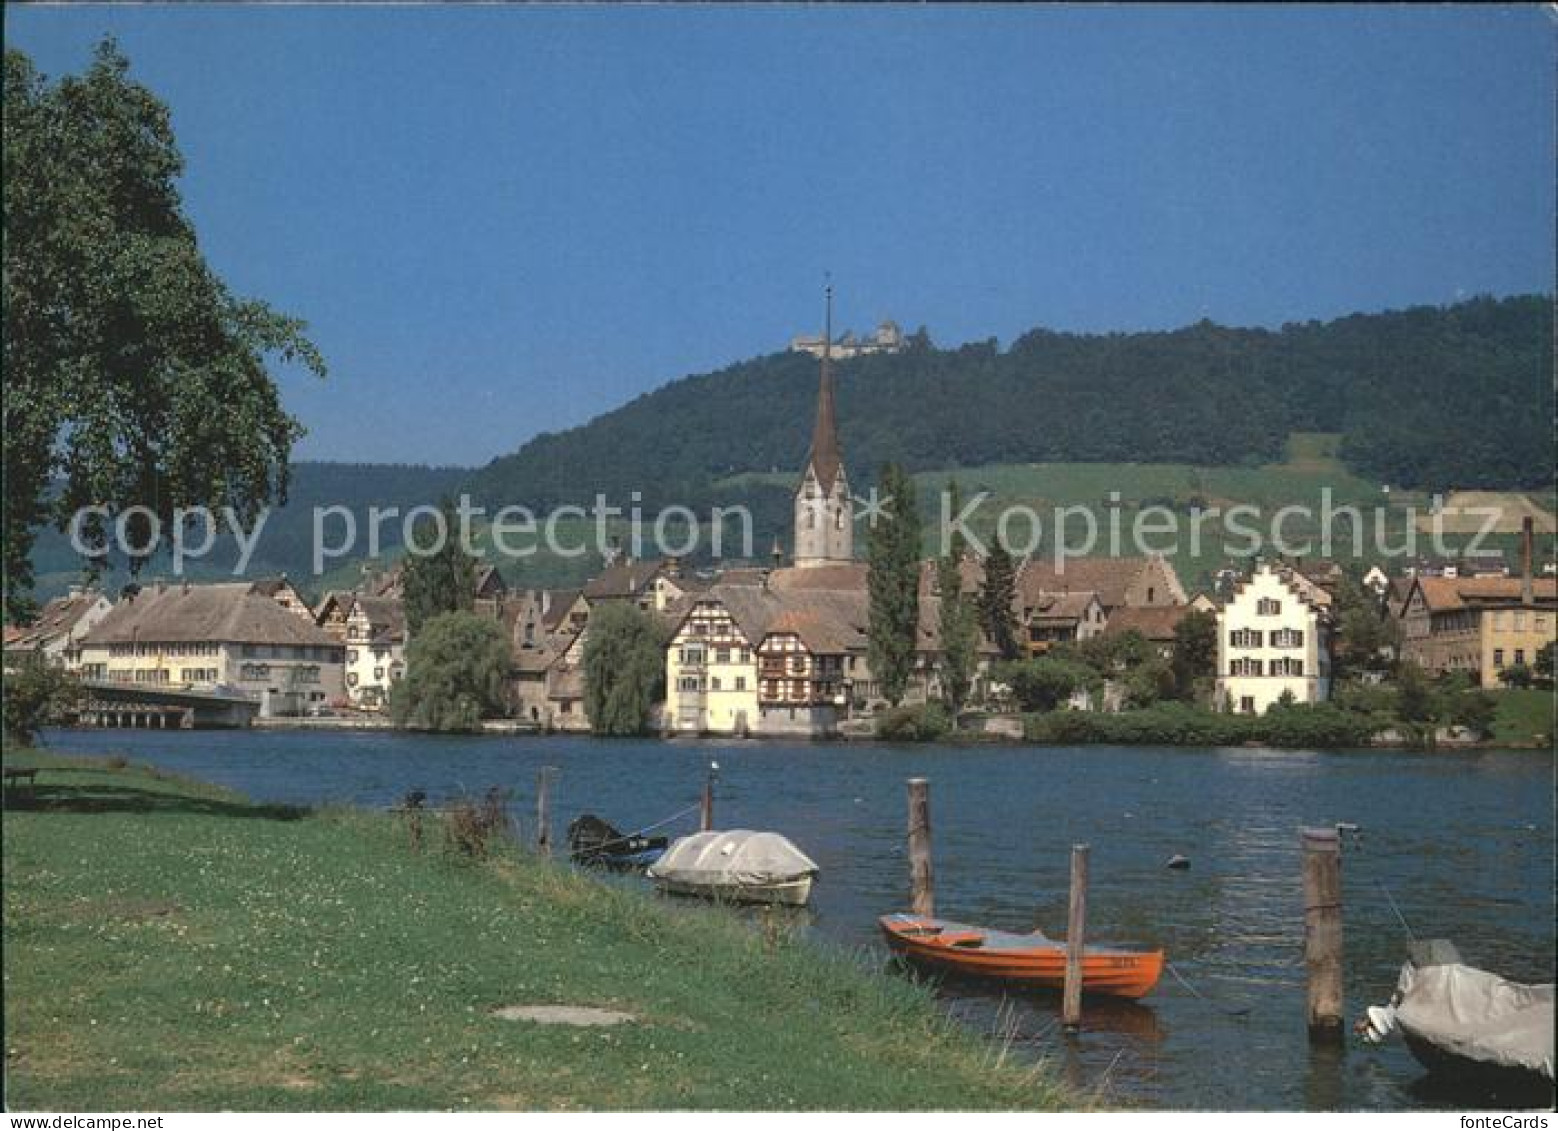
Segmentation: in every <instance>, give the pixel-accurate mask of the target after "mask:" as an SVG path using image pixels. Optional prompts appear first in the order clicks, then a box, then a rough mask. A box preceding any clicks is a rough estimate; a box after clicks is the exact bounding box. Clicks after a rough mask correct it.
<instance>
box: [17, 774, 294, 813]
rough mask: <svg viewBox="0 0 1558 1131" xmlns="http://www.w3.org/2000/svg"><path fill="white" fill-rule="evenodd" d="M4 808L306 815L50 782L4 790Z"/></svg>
mask: <svg viewBox="0 0 1558 1131" xmlns="http://www.w3.org/2000/svg"><path fill="white" fill-rule="evenodd" d="M5 809H6V811H7V812H31V813H194V814H199V815H202V816H207V817H243V818H249V819H251V820H264V821H296V820H298V819H300V818H302V817H306V816H307V815H308V814H309V809H308V808H307V807H306V806H302V805H261V804H254V803H252V802H246V801H223V800H220V799H219V798H212V797H191V796H189V795H188V794H182V793H164V792H162V791H160V790H153V789H138V788H136V787H134V786H128V785H108V784H104V783H99V782H93V783H91V784H82V785H64V784H60V783H56V782H50V781H43V782H39V783H37V784H35V785H30V786H29V785H22V786H9V787H7V789H6V791H5Z"/></svg>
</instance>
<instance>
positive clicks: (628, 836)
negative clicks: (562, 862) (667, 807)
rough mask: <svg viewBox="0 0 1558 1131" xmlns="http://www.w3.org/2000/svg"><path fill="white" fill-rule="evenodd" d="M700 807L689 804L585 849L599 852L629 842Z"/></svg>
mask: <svg viewBox="0 0 1558 1131" xmlns="http://www.w3.org/2000/svg"><path fill="white" fill-rule="evenodd" d="M702 807H703V806H702V805H701V804H699V805H689V806H687V808H685V809H683V810H682V811H681V812H679V813H672V814H671V815H670V816H669V817H667V818H666V819H665V820H663V821H656V822H655V823H654V824H652V825H645V826H644V827H643V828H641V829H639V830H638V831H637V832H632V833H624V834H623V835H622V836H618V837H612V838H611V839H609V840H603V841H601V842H600V843H599V844H597V845H592V846H591V847H590V848H589V849H588V850H587V851H590V852H600V851H601V850H603V849H606V848H609V847H611V846H612V845H614V844H631V843H632V842H633V841H634V840H635V839H636V838H638V837H641V836H643V835H644V834H645V833H652V832H654V831H655V830H656V829H661V828H664V827H665V826H666V825H669V824H672V823H674V822H676V821H680V820H681V819H682V818H683V817H687V816H690V815H691V814H693V813H696V812H697V811H698V810H699V809H701V808H702Z"/></svg>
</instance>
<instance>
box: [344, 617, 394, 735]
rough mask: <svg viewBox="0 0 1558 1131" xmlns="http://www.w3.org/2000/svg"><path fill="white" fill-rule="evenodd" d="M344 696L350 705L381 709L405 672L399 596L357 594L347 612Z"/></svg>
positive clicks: (367, 708)
mask: <svg viewBox="0 0 1558 1131" xmlns="http://www.w3.org/2000/svg"><path fill="white" fill-rule="evenodd" d="M344 639H345V643H346V697H347V699H348V701H349V702H350V703H351V705H352V706H353V707H356V708H358V709H359V710H365V711H382V710H384V709H385V708H387V707H388V706H389V695H390V689H391V688H392V687H394V685H395V684H396V683H398V682H399V681H400V679H401V677H402V676H404V675H405V674H406V610H405V606H404V605H403V604H402V602H401V601H400V599H399V598H398V597H369V596H365V595H363V594H357V595H356V596H354V597H353V598H352V602H351V607H350V610H349V611H348V612H347V614H346V634H345V638H344Z"/></svg>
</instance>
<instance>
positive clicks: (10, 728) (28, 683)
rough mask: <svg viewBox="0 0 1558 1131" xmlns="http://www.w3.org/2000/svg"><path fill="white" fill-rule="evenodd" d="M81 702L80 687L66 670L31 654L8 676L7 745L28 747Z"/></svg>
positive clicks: (6, 693)
mask: <svg viewBox="0 0 1558 1131" xmlns="http://www.w3.org/2000/svg"><path fill="white" fill-rule="evenodd" d="M80 699H81V684H80V682H79V681H78V680H77V679H76V677H75V676H73V675H71V674H70V673H69V672H67V671H66V670H65V669H64V668H62V667H59V666H57V665H55V664H51V663H49V661H48V659H47V658H46V657H45V656H44V655H43V653H41V652H31V653H29V654H28V655H26V656H25V657H24V658H23V659H22V660H21V661H20V662H19V663H17V664H16V665H15V666H14V667H12V668H11V669H10V670H8V671H7V672H6V673H5V728H4V730H5V742H6V745H7V746H27V745H29V744H30V743H32V741H33V740H34V739H36V738H37V737H38V732H39V731H40V730H42V729H43V728H44V727H45V726H47V725H48V724H49V723H53V722H58V721H59V720H60V718H61V717H62V716H63V715H64V714H65V713H66V712H67V711H69V710H70V709H71V708H72V707H74V706H75V705H76V704H77V703H78V702H79V701H80Z"/></svg>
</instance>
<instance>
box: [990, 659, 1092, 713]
mask: <svg viewBox="0 0 1558 1131" xmlns="http://www.w3.org/2000/svg"><path fill="white" fill-rule="evenodd" d="M996 678H997V679H999V680H1000V681H1001V682H1002V683H1004V684H1006V686H1008V687H1010V688H1011V689H1012V695H1013V696H1015V697H1016V699H1017V702H1018V703H1019V704H1020V705H1021V706H1022V709H1023V710H1024V711H1053V710H1054V709H1055V708H1056V707H1058V706H1060V704H1062V703H1064V702H1065V701H1066V700H1068V699H1070V698H1071V696H1072V695H1073V694H1074V693H1075V692H1077V691H1080V690H1081V689H1083V688H1087V689H1090V690H1091V689H1092V688H1094V687H1096V686H1098V685H1099V684H1100V683H1101V682H1102V681H1101V680H1100V679H1099V676H1098V673H1097V672H1095V671H1094V670H1093V669H1092V668H1091V667H1089V666H1088V665H1086V664H1084V663H1080V662H1079V661H1076V660H1071V659H1066V658H1063V657H1059V656H1040V657H1039V658H1038V659H1035V660H1019V661H1016V662H1015V663H1008V664H1002V665H1001V666H1000V667H999V668H998V669H997V671H996Z"/></svg>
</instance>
